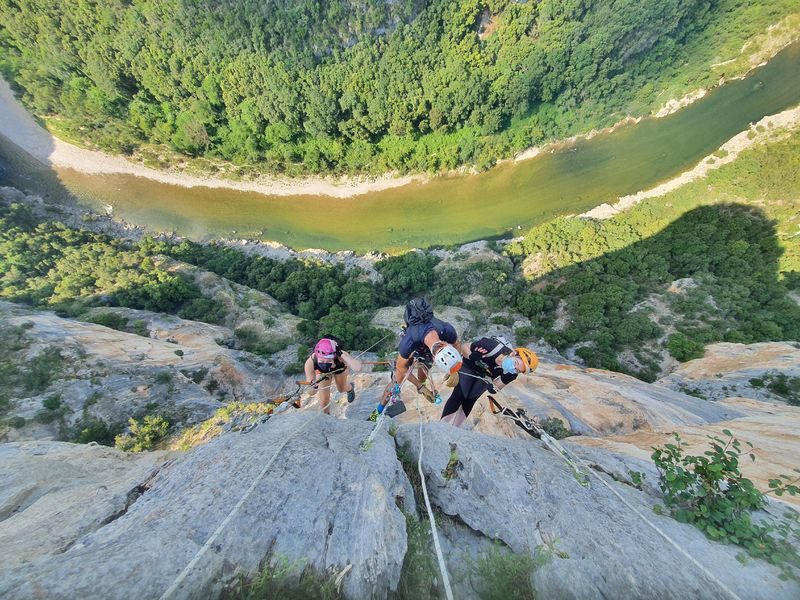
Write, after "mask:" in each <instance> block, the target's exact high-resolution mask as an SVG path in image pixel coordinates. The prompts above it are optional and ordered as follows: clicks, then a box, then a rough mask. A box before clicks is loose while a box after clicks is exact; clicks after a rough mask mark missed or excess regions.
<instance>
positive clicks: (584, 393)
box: [498, 363, 742, 436]
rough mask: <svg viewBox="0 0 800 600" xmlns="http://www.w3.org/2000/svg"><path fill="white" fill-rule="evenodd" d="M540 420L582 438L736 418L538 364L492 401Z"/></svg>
mask: <svg viewBox="0 0 800 600" xmlns="http://www.w3.org/2000/svg"><path fill="white" fill-rule="evenodd" d="M498 400H500V401H501V402H504V403H507V404H510V405H512V406H522V407H523V408H525V409H526V411H527V412H528V413H530V414H533V415H536V416H538V417H540V418H547V417H557V418H560V419H562V420H563V421H565V422H566V423H567V424H568V425H569V428H570V429H571V430H572V431H573V432H575V433H579V434H582V435H591V436H599V435H610V434H616V433H624V432H629V431H634V430H637V429H643V428H650V427H658V426H662V425H663V426H672V427H676V426H681V425H694V424H703V423H708V422H714V421H722V420H726V419H731V418H735V417H739V416H742V413H740V412H739V411H737V410H736V409H734V408H732V407H729V406H723V405H718V404H715V403H711V402H705V401H703V400H700V399H698V398H695V397H693V396H689V395H687V394H682V393H679V392H676V391H673V390H671V389H669V388H666V387H661V386H654V385H651V384H648V383H645V382H643V381H640V380H638V379H635V378H633V377H629V376H627V375H622V374H620V373H613V372H611V371H602V370H600V369H586V368H583V367H578V366H574V365H559V364H556V365H554V364H544V363H540V364H539V368H538V369H537V370H536V371H535V372H534V373H533V375H531V376H523V377H520V378H518V380H517V381H515V382H514V383H513V384H511V385H509V386H508V387H507V388H505V389H504V390H503V391H502V393H501V394H500V395H499V396H498Z"/></svg>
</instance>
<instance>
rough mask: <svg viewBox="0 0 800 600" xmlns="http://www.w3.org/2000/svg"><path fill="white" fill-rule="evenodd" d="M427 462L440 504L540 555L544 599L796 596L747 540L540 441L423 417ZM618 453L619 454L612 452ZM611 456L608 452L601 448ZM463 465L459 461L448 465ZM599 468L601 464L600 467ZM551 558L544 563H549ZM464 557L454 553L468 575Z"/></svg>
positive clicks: (412, 445) (411, 439)
mask: <svg viewBox="0 0 800 600" xmlns="http://www.w3.org/2000/svg"><path fill="white" fill-rule="evenodd" d="M421 435H422V436H423V440H424V452H423V454H422V465H423V471H424V472H425V476H426V480H427V482H428V491H429V493H430V495H431V501H432V503H433V504H434V505H435V507H436V509H437V510H438V511H441V512H442V513H444V514H445V515H448V516H450V517H452V518H454V519H456V520H457V521H461V522H463V523H464V524H465V525H467V526H468V527H469V528H470V529H472V530H473V531H475V532H479V533H480V534H481V535H483V536H485V537H486V538H490V539H495V540H499V541H501V542H502V543H503V544H504V545H506V546H508V547H509V548H510V549H511V550H512V551H513V552H515V553H517V554H528V555H533V556H536V557H538V559H539V560H537V563H538V564H540V565H541V566H538V567H537V568H536V569H535V570H534V571H533V573H532V574H531V580H532V583H533V585H534V588H535V589H536V593H537V596H538V597H542V598H576V599H577V598H581V599H584V598H647V599H651V598H664V599H667V598H669V599H673V598H720V599H727V598H729V597H730V595H729V594H728V593H727V592H726V590H725V589H723V588H722V587H720V585H719V584H718V583H716V582H715V581H713V580H712V579H711V578H710V577H709V573H710V574H712V575H713V577H715V578H716V579H717V580H719V581H721V582H724V584H723V585H726V586H727V587H728V589H730V590H735V593H736V594H738V596H739V597H740V598H748V599H758V598H764V599H767V598H769V599H775V598H786V599H787V600H788V599H789V598H795V597H797V594H798V593H800V586H798V584H797V583H796V582H791V583H784V582H782V581H780V580H779V579H778V574H779V572H778V571H777V570H776V569H774V568H773V567H770V566H769V565H768V564H766V563H763V562H760V561H749V562H747V563H746V564H744V565H743V564H742V563H740V562H739V560H737V558H736V555H737V554H738V553H739V549H738V548H736V547H735V546H726V545H721V544H713V543H710V542H709V541H708V540H707V539H706V538H705V536H704V535H703V534H702V533H701V532H700V531H698V530H697V529H695V528H694V527H692V526H690V525H685V524H681V523H678V522H677V521H675V520H673V519H671V518H669V517H666V516H658V515H656V514H654V513H653V511H652V505H653V503H654V502H658V498H656V497H652V496H650V495H648V494H647V493H643V492H641V491H639V490H637V489H635V488H633V487H631V486H629V485H624V484H621V483H618V482H616V481H614V480H612V479H611V478H609V477H606V476H605V475H602V474H599V477H602V478H603V481H604V482H605V484H607V486H606V485H604V484H603V483H601V482H600V481H598V479H597V478H595V477H591V478H590V485H589V486H588V487H585V486H582V485H580V484H579V483H578V481H577V479H576V477H575V476H574V475H573V472H572V471H571V470H570V468H569V467H567V466H566V465H565V463H564V462H563V461H562V460H561V459H560V458H559V457H558V456H556V455H555V454H554V453H553V452H550V451H549V450H546V449H545V448H544V447H543V446H542V444H541V443H540V442H538V441H536V440H532V439H530V438H529V439H528V440H508V439H501V438H497V437H492V436H487V435H480V434H476V433H474V432H466V431H463V430H458V429H454V428H451V427H449V426H447V425H445V424H428V425H425V426H423V429H422V434H421ZM419 437H420V433H419V429H418V427H416V426H402V427H400V428H399V430H398V432H397V440H398V443H399V444H403V445H405V446H407V447H408V449H409V450H408V451H409V452H410V453H411V455H412V457H413V458H414V460H415V461H416V460H417V458H418V456H419V447H420V446H419ZM611 459H612V460H613V457H611ZM595 460H596V462H600V463H601V464H602V460H603V459H602V458H601V457H599V456H598V457H595ZM453 464H455V467H454V468H448V466H449V465H453ZM595 473H597V471H595ZM612 489H613V490H615V491H616V492H617V494H619V495H620V496H621V497H622V498H624V499H625V500H626V501H627V502H628V503H629V504H630V505H631V507H633V509H635V510H637V511H639V512H641V513H642V514H643V515H647V518H648V519H649V520H650V521H651V522H653V523H654V524H655V525H656V526H657V527H658V528H659V529H661V531H663V532H664V533H666V535H667V536H668V537H669V538H670V539H671V540H673V541H674V542H675V543H676V544H677V545H678V546H679V547H680V548H683V549H685V550H686V551H687V552H688V553H689V554H690V555H691V556H693V557H694V558H695V559H696V560H697V561H698V562H699V563H700V565H701V566H699V567H698V566H697V565H695V564H694V563H692V562H691V561H689V560H688V559H687V558H686V557H685V556H684V555H683V554H682V553H681V552H679V551H678V550H677V549H676V548H675V547H673V546H671V545H670V544H669V542H667V541H666V539H665V538H664V537H662V536H661V535H659V534H658V533H657V532H656V531H655V530H654V529H653V528H652V527H650V526H649V525H647V524H646V523H645V522H644V521H643V520H642V519H641V517H639V516H638V515H637V514H636V513H635V512H634V510H632V509H631V508H629V507H627V506H625V504H624V503H623V502H622V501H621V500H620V499H619V498H618V497H617V496H616V495H615V494H614V493H613V492H612V491H611V490H612ZM542 563H543V564H542ZM463 565H464V562H463V561H460V560H459V558H458V557H457V556H450V557H449V569H450V571H451V573H452V575H453V577H454V578H456V579H457V578H458V577H460V572H459V569H463Z"/></svg>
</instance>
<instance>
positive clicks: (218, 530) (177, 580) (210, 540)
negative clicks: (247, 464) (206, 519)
mask: <svg viewBox="0 0 800 600" xmlns="http://www.w3.org/2000/svg"><path fill="white" fill-rule="evenodd" d="M318 415H319V413H316V414H315V415H314V416H313V417H311V418H310V419H309V420H308V421H306V422H305V423H303V425H301V426H300V427H298V428H297V429H295V430H294V432H293V433H292V434H291V435H290V436H289V437H288V438H286V439H285V440H284V441H283V443H282V444H281V445H280V446H279V447H278V449H277V450H276V451H275V454H273V456H272V458H271V459H270V460H269V462H267V464H266V465H264V468H263V469H261V472H260V473H259V474H258V477H256V478H255V479H254V480H253V483H251V484H250V487H249V488H247V491H245V493H244V495H243V496H242V497H241V499H240V500H239V502H237V503H236V506H234V507H233V508H232V509H231V511H230V512H229V513H228V516H227V517H225V519H224V520H223V521H222V522H221V523H220V524H219V525H218V526H217V528H216V529H215V530H214V533H212V534H211V537H209V538H208V540H206V543H205V544H203V546H202V547H201V548H200V549H199V550H198V551H197V553H196V554H195V555H194V558H192V560H191V561H189V564H187V565H186V567H185V568H184V569H183V571H181V572H180V574H179V575H178V576H177V577H176V578H175V581H173V582H172V585H171V586H169V588H167V591H165V592H164V593H163V594H161V597H160V598H159V600H167V598H169V597H170V596H172V595H173V594H174V593H175V592H176V591H177V590H178V588H179V587H180V585H181V583H183V580H184V579H186V576H187V575H188V574H189V573H190V572H191V570H192V569H193V568H194V567H195V566H196V565H197V563H198V562H200V559H201V558H202V557H203V555H204V554H205V553H206V552H207V551H208V549H209V548H210V547H211V545H212V544H213V543H214V541H215V540H216V539H217V537H219V535H220V534H221V533H222V531H223V530H224V529H225V527H226V526H227V525H228V523H230V521H231V519H232V518H233V516H234V515H235V514H236V513H237V512H238V511H239V509H240V508H241V507H242V505H243V504H244V503H245V501H246V500H247V498H248V497H249V496H250V494H252V493H253V490H255V488H256V486H257V485H258V483H259V482H260V481H261V479H262V478H263V477H264V475H266V473H267V471H268V470H269V468H270V467H271V466H272V464H273V463H274V462H275V460H276V459H277V458H278V455H279V454H280V453H281V452H282V451H283V449H284V448H285V447H286V445H287V444H288V443H289V441H291V440H292V439H293V438H294V437H295V436H296V435H297V434H299V433H300V432H301V431H302V430H303V429H305V428H306V427H308V426H309V425H310V424H311V423H313V422H314V420H315V419H316V418H317V416H318Z"/></svg>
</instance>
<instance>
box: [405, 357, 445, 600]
mask: <svg viewBox="0 0 800 600" xmlns="http://www.w3.org/2000/svg"><path fill="white" fill-rule="evenodd" d="M409 371H410V369H409ZM431 383H433V381H431ZM414 406H416V408H417V414H418V415H419V459H418V460H417V471H418V472H419V478H420V481H421V482H422V495H423V496H424V497H425V509H426V510H427V511H428V519H430V522H431V535H432V536H433V546H434V548H435V549H436V560H437V561H439V572H440V573H441V574H442V583H443V585H444V591H445V594H446V596H447V600H453V590H452V589H451V588H450V577H449V576H448V574H447V564H445V562H444V555H443V554H442V547H441V545H440V544H439V531H438V529H437V528H436V518H435V517H434V516H433V509H432V508H431V501H430V498H429V497H428V486H427V484H426V483H425V473H424V472H423V471H422V455H423V453H424V452H425V446H424V445H423V441H422V438H423V436H422V418H423V417H422V411H421V410H420V408H419V396H417V398H416V401H415V402H414Z"/></svg>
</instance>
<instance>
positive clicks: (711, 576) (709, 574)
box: [578, 459, 741, 600]
mask: <svg viewBox="0 0 800 600" xmlns="http://www.w3.org/2000/svg"><path fill="white" fill-rule="evenodd" d="M578 460H580V459H578ZM581 462H583V461H581ZM584 464H585V463H584ZM589 472H590V473H591V474H592V475H594V476H595V477H596V478H597V479H599V480H600V483H602V484H603V485H604V486H606V487H607V488H608V489H609V490H611V492H612V493H613V494H614V495H615V496H616V497H617V498H619V499H620V501H621V502H622V503H623V504H624V505H625V506H627V507H628V508H630V509H631V510H632V511H633V512H634V513H636V514H637V515H638V516H639V518H640V519H642V521H644V522H645V523H647V524H648V525H649V526H650V527H652V528H653V530H654V531H655V532H656V533H658V534H659V535H660V536H661V537H663V538H664V539H665V540H667V542H668V543H669V544H670V545H671V546H672V547H673V548H675V549H676V550H677V551H678V552H680V553H681V554H683V556H685V557H686V558H688V559H689V560H690V561H692V562H693V563H694V565H695V566H696V567H697V568H698V569H700V570H701V571H702V572H703V573H704V574H705V576H706V577H708V578H709V579H710V580H711V581H713V582H714V583H716V584H717V585H718V586H719V587H720V588H721V589H722V590H723V591H724V592H725V593H727V594H728V595H729V596H730V597H731V598H733V599H734V600H741V598H740V597H739V596H737V595H736V594H735V593H734V592H733V590H731V589H730V588H729V587H728V586H727V585H725V584H724V583H723V582H722V581H720V580H719V579H717V577H716V576H715V575H714V574H713V573H712V572H711V571H709V570H708V569H706V568H705V567H704V566H703V565H701V564H700V563H699V562H698V561H697V559H695V558H694V557H693V556H692V555H691V554H689V553H688V552H687V551H686V550H684V549H683V548H681V547H680V546H679V545H678V544H677V543H676V542H675V541H674V540H673V539H672V538H671V537H669V536H668V535H667V534H666V533H664V532H663V531H662V530H661V529H660V528H659V527H658V525H656V524H655V523H653V522H652V521H650V519H648V518H647V517H645V516H644V515H643V514H642V513H641V511H639V509H637V508H636V507H635V506H633V505H632V504H630V503H629V502H628V501H627V500H625V498H623V497H622V496H621V495H620V493H619V492H618V491H617V490H615V489H614V488H613V487H611V486H610V485H609V484H608V482H607V481H606V480H605V479H603V478H602V477H600V475H598V474H597V473H596V472H595V471H594V470H593V469H589Z"/></svg>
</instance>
